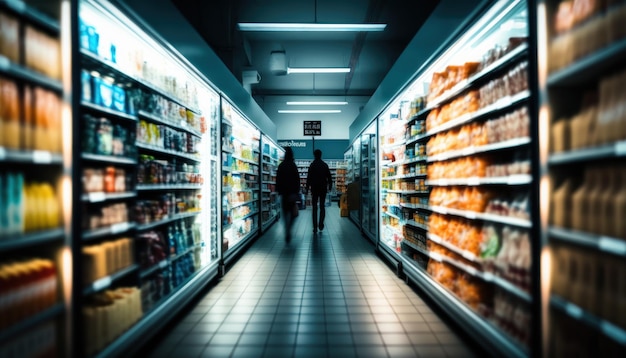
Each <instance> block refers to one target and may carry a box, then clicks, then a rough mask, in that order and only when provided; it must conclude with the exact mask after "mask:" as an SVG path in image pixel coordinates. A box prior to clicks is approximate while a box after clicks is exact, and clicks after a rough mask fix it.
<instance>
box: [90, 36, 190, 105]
mask: <svg viewBox="0 0 626 358" xmlns="http://www.w3.org/2000/svg"><path fill="white" fill-rule="evenodd" d="M80 55H81V57H82V59H83V60H84V62H85V64H87V66H85V67H89V68H91V67H94V66H95V67H97V68H98V69H99V70H101V71H103V72H105V74H108V75H112V77H114V78H116V79H123V80H125V81H127V82H134V83H136V84H138V85H140V86H142V87H144V88H145V89H147V90H148V91H149V92H152V93H158V94H159V95H161V96H163V97H165V98H167V99H168V100H170V101H172V102H175V103H176V104H178V105H180V106H182V107H185V108H186V109H188V110H190V111H192V112H194V113H197V114H200V111H199V110H198V109H196V108H193V107H192V106H189V105H187V104H186V103H185V102H184V101H182V100H181V99H179V98H176V96H173V95H171V94H170V93H168V92H167V91H164V90H161V89H160V88H158V87H157V86H155V85H153V84H151V83H149V82H148V81H146V80H144V79H141V78H138V77H135V76H132V75H130V74H127V73H126V72H124V70H122V69H121V68H120V67H119V65H118V64H117V63H114V62H111V61H109V60H106V59H103V58H101V57H100V56H98V55H97V54H95V53H92V52H90V51H89V50H86V49H84V48H81V49H80ZM118 82H119V81H118Z"/></svg>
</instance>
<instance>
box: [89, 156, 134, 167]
mask: <svg viewBox="0 0 626 358" xmlns="http://www.w3.org/2000/svg"><path fill="white" fill-rule="evenodd" d="M81 158H82V159H83V160H88V161H93V162H103V163H110V164H125V165H136V164H137V160H136V159H133V158H126V157H119V156H114V155H101V154H91V153H82V154H81Z"/></svg>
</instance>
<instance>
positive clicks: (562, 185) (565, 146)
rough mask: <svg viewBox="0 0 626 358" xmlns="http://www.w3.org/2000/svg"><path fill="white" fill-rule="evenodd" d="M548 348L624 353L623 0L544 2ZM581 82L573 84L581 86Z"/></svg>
mask: <svg viewBox="0 0 626 358" xmlns="http://www.w3.org/2000/svg"><path fill="white" fill-rule="evenodd" d="M547 5H548V6H547V8H548V9H549V11H548V12H547V13H546V18H545V23H546V27H547V28H546V33H547V39H546V40H547V41H546V42H547V46H548V48H547V50H548V55H549V56H548V57H547V58H546V63H547V70H546V72H547V76H546V81H545V83H542V85H543V86H544V87H545V90H546V93H547V97H546V100H547V101H546V102H545V103H544V104H545V105H546V107H547V108H549V111H548V112H549V113H550V116H551V117H550V122H549V127H548V126H547V127H546V128H545V129H546V130H549V131H550V137H549V145H548V146H547V147H548V148H549V149H548V150H547V153H546V154H547V157H548V171H547V178H546V179H549V181H550V183H551V184H550V193H549V195H550V203H549V204H550V206H549V208H550V209H549V226H548V227H547V228H546V229H547V232H548V236H549V245H550V248H551V252H552V257H551V258H552V265H551V268H552V272H551V276H552V277H551V295H550V302H549V303H550V317H549V318H550V330H549V333H550V339H549V344H548V349H549V354H550V355H553V356H566V355H571V354H584V355H591V354H595V355H598V354H599V355H603V356H621V355H624V354H625V353H626V321H624V317H626V306H624V302H626V285H624V282H626V271H625V270H626V264H625V262H626V260H625V258H626V255H625V253H626V226H625V224H624V217H625V215H626V186H625V185H624V180H625V179H626V176H625V175H626V172H625V171H624V164H625V162H624V159H623V156H624V150H623V148H624V140H625V139H626V112H625V111H624V106H625V104H626V97H625V94H626V87H624V80H625V79H626V67H625V66H624V60H625V59H626V55H625V52H624V50H623V49H624V44H625V42H626V41H625V40H626V32H625V31H624V26H623V24H624V20H625V19H626V3H624V2H623V1H582V0H573V1H568V2H565V1H547ZM581 89H582V90H581Z"/></svg>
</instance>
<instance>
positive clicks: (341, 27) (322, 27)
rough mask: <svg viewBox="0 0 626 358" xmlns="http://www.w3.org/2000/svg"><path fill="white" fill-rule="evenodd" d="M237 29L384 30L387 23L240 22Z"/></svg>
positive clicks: (282, 30)
mask: <svg viewBox="0 0 626 358" xmlns="http://www.w3.org/2000/svg"><path fill="white" fill-rule="evenodd" d="M237 27H238V28H239V31H280V32H284V31H328V32H336V31H345V32H347V31H384V30H385V28H386V27H387V24H317V23H259V22H240V23H238V24H237Z"/></svg>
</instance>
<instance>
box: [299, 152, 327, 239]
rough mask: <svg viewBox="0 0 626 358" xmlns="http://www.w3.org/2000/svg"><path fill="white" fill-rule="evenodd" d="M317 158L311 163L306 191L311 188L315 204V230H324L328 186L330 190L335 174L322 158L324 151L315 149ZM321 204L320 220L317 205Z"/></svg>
mask: <svg viewBox="0 0 626 358" xmlns="http://www.w3.org/2000/svg"><path fill="white" fill-rule="evenodd" d="M313 156H314V157H315V159H314V160H313V162H312V163H311V165H309V172H308V174H307V177H306V193H305V194H308V193H309V189H310V190H311V203H312V206H313V232H314V233H315V232H317V229H318V228H319V230H320V231H322V230H324V218H325V217H326V207H325V203H326V192H327V191H326V188H328V191H330V189H332V186H333V176H332V174H330V169H329V168H328V164H326V162H324V161H323V160H322V151H321V150H319V149H316V150H314V151H313ZM318 206H319V220H318V217H317V207H318Z"/></svg>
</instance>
